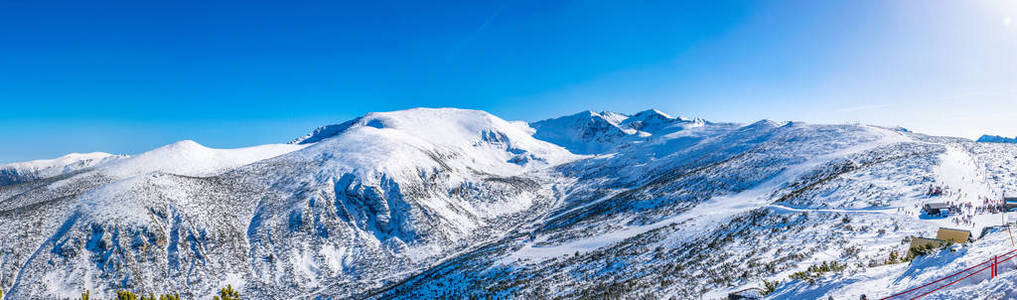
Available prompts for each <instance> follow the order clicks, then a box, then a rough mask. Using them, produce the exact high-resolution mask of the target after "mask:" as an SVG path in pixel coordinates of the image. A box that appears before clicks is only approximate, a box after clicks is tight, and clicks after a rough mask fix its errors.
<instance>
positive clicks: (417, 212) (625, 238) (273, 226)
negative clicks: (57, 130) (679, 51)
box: [0, 108, 1017, 299]
mask: <svg viewBox="0 0 1017 300" xmlns="http://www.w3.org/2000/svg"><path fill="white" fill-rule="evenodd" d="M979 141H982V140H981V139H980V140H979ZM1011 141H1012V140H1011ZM933 189H935V190H937V191H939V192H937V193H930V192H929V191H931V190H933ZM1014 191H1017V145H1011V144H1000V143H976V142H972V141H970V140H966V139H961V138H951V137H936V136H928V135H923V134H920V133H914V132H908V131H906V130H900V129H893V128H883V127H876V126H866V125H822V124H806V123H800V122H775V121H769V120H762V121H758V122H754V123H748V124H740V123H728V122H712V121H706V120H702V119H699V118H690V117H678V116H672V115H670V114H667V113H664V112H661V111H658V110H646V111H642V112H638V113H635V114H624V113H616V112H593V111H585V112H581V113H577V114H573V115H568V116H563V117H558V118H553V119H548V120H543V121H538V122H532V123H526V122H510V121H505V120H503V119H501V118H499V117H497V116H494V115H491V114H489V113H486V112H483V111H476V110H462V109H452V108H442V109H428V108H419V109H411V110H404V111H396V112H383V113H371V114H367V115H365V116H362V117H359V118H356V119H353V120H349V121H346V122H341V123H338V124H335V125H326V126H323V127H321V128H318V129H316V130H314V131H312V132H310V133H308V134H307V135H306V136H303V137H300V138H297V139H295V140H293V141H292V142H290V143H286V144H271V145H262V146H255V147H248V148H240V149H213V148H208V147H204V146H202V145H200V144H198V143H196V142H194V141H180V142H177V143H173V144H170V145H167V146H163V147H160V148H157V149H153V150H151V151H148V152H145V153H141V154H136V155H110V154H105V153H90V154H71V155H68V156H65V157H61V158H58V159H54V160H43V161H33V162H26V163H14V164H7V165H2V166H0V289H3V291H4V292H5V294H4V295H5V297H6V298H5V299H38V298H54V297H55V298H74V297H77V296H78V295H79V294H80V293H81V292H83V291H85V290H90V291H91V294H92V295H93V297H103V298H107V297H111V296H112V295H114V292H115V290H120V289H125V290H133V291H138V292H144V293H147V292H155V293H163V292H179V293H180V295H181V296H183V297H185V298H210V297H211V295H212V294H213V293H215V292H216V291H218V289H219V288H221V287H223V286H226V285H227V284H230V285H232V286H233V287H234V288H235V289H237V290H238V291H239V292H240V293H241V295H242V296H243V297H244V298H250V299H291V298H299V299H350V298H352V299H431V298H454V299H461V298H470V297H477V298H486V297H492V298H499V299H501V298H524V299H552V298H565V299H571V298H589V299H605V298H648V299H657V298H677V299H699V298H703V299H717V298H724V297H726V296H727V294H728V293H730V292H734V291H738V290H743V289H746V288H764V287H767V285H766V284H764V282H768V283H770V284H769V287H770V290H768V291H764V292H769V294H768V297H772V298H780V299H816V298H823V299H825V298H827V297H828V296H832V297H834V298H836V299H858V298H859V297H860V295H862V294H866V295H867V297H869V298H870V299H876V298H881V297H884V296H888V295H890V292H891V291H895V290H902V289H904V288H907V287H911V286H915V285H918V284H921V283H924V282H927V281H929V280H930V279H933V280H934V278H937V277H936V276H941V275H945V274H949V272H950V271H954V270H957V269H960V268H961V267H962V266H967V265H969V263H971V262H976V261H978V260H981V259H983V258H984V257H985V256H986V255H990V254H991V253H995V252H997V250H1003V249H1005V248H1007V247H1009V246H1008V245H1009V244H1008V242H1007V243H1003V242H1004V241H1005V240H1004V239H1005V238H1006V233H1003V232H1002V231H996V230H995V229H991V228H992V226H994V225H997V224H998V223H999V222H1000V215H999V214H992V213H990V212H989V211H988V210H987V209H986V208H985V207H984V206H985V204H986V203H988V202H987V201H990V200H995V199H998V198H999V197H1001V195H1002V194H1003V193H1004V192H1014ZM926 202H949V203H952V204H954V205H957V206H958V207H959V208H958V211H957V212H956V213H955V214H954V215H952V216H950V217H946V218H929V217H927V216H924V215H922V214H921V212H920V207H921V205H922V204H924V203H926ZM968 203H970V204H971V205H970V206H967V205H966V204H968ZM940 226H947V227H955V228H962V229H966V230H971V231H972V232H974V233H975V237H976V238H979V239H978V240H977V241H975V242H973V243H968V244H966V245H958V246H956V249H954V250H956V251H953V252H951V251H943V252H934V253H932V254H930V255H927V256H925V257H920V258H917V259H914V260H913V261H911V262H908V263H900V261H898V260H889V259H888V258H889V257H891V253H895V254H894V255H896V254H900V255H905V254H906V253H908V245H907V243H908V241H909V239H910V237H911V236H930V235H931V236H934V235H935V232H936V229H937V228H939V227H940ZM983 228H990V229H989V230H987V231H985V232H987V234H986V235H985V236H982V235H981V233H982V232H983V231H982V230H983ZM821 266H827V267H821ZM830 266H834V267H830ZM1013 273H1014V274H1017V272H1013ZM803 274H804V275H803ZM1014 274H1010V273H1005V272H1004V273H1001V274H1000V277H1003V279H1004V280H992V281H972V282H967V283H965V285H963V286H961V287H958V288H955V289H951V290H947V291H943V292H939V293H938V294H933V295H931V297H933V298H935V297H940V298H942V299H953V298H970V297H981V296H985V297H989V296H996V295H1002V294H995V293H993V291H1000V290H1007V287H1008V285H1007V284H1008V282H1014V281H1015V280H1014V279H1017V275H1014Z"/></svg>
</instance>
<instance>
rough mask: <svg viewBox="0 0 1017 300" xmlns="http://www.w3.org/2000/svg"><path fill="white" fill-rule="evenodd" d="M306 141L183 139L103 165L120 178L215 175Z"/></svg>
mask: <svg viewBox="0 0 1017 300" xmlns="http://www.w3.org/2000/svg"><path fill="white" fill-rule="evenodd" d="M305 147H306V145H290V144H268V145H260V146H254V147H247V148H236V149H214V148H208V147H205V146H202V145H201V144H198V143H197V142H195V141H191V140H183V141H179V142H176V143H172V144H169V145H166V146H162V147H159V148H157V149H155V150H151V151H148V152H145V153H142V154H139V155H136V156H133V157H130V158H127V159H123V160H120V161H117V162H114V163H111V164H109V165H105V166H103V167H102V168H101V172H102V173H104V174H106V175H110V176H113V177H116V178H127V177H132V176H138V175H143V174H147V173H151V172H165V173H170V174H175V175H184V176H212V175H216V174H218V173H221V172H223V171H227V170H230V169H233V168H236V167H239V166H243V165H246V164H250V163H253V162H256V161H259V160H263V159H267V158H272V157H276V156H279V155H282V154H286V153H289V152H293V151H296V150H300V149H303V148H305Z"/></svg>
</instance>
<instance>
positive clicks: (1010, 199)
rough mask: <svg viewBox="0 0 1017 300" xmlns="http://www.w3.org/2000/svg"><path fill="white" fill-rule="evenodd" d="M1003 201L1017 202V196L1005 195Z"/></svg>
mask: <svg viewBox="0 0 1017 300" xmlns="http://www.w3.org/2000/svg"><path fill="white" fill-rule="evenodd" d="M1003 201H1006V202H1017V197H1003Z"/></svg>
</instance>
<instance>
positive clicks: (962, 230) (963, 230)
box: [939, 227, 971, 234]
mask: <svg viewBox="0 0 1017 300" xmlns="http://www.w3.org/2000/svg"><path fill="white" fill-rule="evenodd" d="M939 230H953V231H961V232H967V233H968V234H971V231H970V230H966V229H957V228H949V227H940V228H939Z"/></svg>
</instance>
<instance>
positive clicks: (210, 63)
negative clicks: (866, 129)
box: [0, 0, 1017, 162]
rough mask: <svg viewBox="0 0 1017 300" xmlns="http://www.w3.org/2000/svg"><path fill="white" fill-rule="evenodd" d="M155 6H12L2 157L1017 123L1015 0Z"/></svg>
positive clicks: (4, 6) (999, 129)
mask: <svg viewBox="0 0 1017 300" xmlns="http://www.w3.org/2000/svg"><path fill="white" fill-rule="evenodd" d="M144 2H150V1H123V2H107V1H66V2H64V1H45V0H41V1H14V0H0V141H4V145H3V146H0V162H10V161H21V160H30V159H41V158H51V157H56V156H59V155H63V154H65V153H69V152H91V151H103V152H111V153H127V154H131V153H139V152H143V151H145V150H148V149H152V148H155V147H158V146H160V145H164V144H168V143H172V142H174V141H177V140H182V139H193V140H195V141H197V142H199V143H201V144H204V145H207V146H211V147H241V146H250V145H256V144H264V143H278V142H286V141H289V140H291V139H293V138H296V137H299V136H301V135H303V134H304V133H306V132H307V131H310V130H312V129H313V128H314V127H317V126H319V125H325V124H330V123H337V122H341V121H343V120H346V119H349V118H352V117H356V116H358V115H362V114H364V113H367V112H371V111H389V110H399V109H406V108H411V107H418V106H427V107H446V106H451V107H461V108H474V109H482V110H487V111H489V112H492V113H494V114H496V115H499V116H501V117H503V118H506V119H511V120H527V121H534V120H539V119H544V118H548V117H553V116H558V115H564V114H570V113H574V112H578V111H582V110H586V109H592V110H613V111H620V112H635V111H639V110H643V109H645V108H650V107H654V108H658V109H661V110H663V111H666V112H670V113H673V114H680V115H687V116H699V117H704V118H706V119H710V120H716V121H736V122H751V121H755V120H759V119H764V118H767V119H773V120H797V121H806V122H815V123H845V122H861V123H868V124H878V125H900V126H904V127H907V128H909V129H912V130H915V131H919V132H925V133H931V134H939V135H953V136H962V137H968V138H974V137H977V136H978V135H980V134H982V133H994V134H1001V135H1007V136H1015V135H1017V121H1015V120H1017V110H1015V108H1017V101H1015V99H1017V89H1015V88H1017V24H1014V22H1013V19H1014V18H1017V1H1011V0H996V1H981V0H972V1H937V0H932V1H917V0H900V1H877V0H872V1H865V0H862V1H649V0H646V1H530V0H517V1H450V2H443V3H437V2H432V1H417V2H408V1H407V2H404V1H356V2H360V3H344V2H345V1H320V2H317V1H243V2H215V3H212V2H209V1H194V2H191V1H173V2H168V1H167V2H164V3H161V4H160V3H144ZM349 2H354V1H349ZM368 2H370V3H368Z"/></svg>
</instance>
